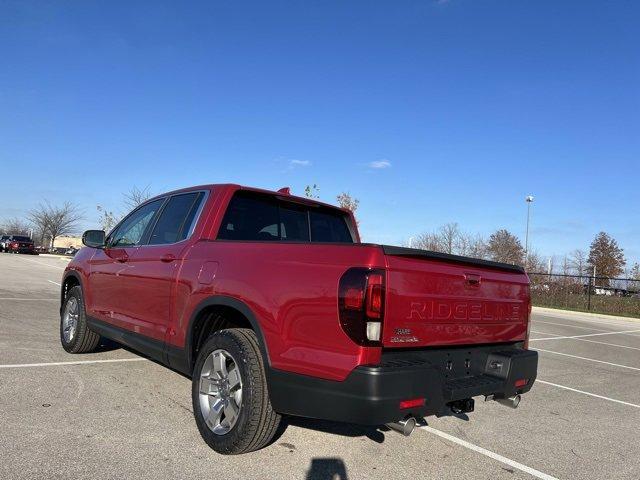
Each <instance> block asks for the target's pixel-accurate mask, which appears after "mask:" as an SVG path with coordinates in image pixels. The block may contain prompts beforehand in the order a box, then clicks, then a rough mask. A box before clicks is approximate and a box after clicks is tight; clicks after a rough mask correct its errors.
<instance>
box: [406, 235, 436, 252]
mask: <svg viewBox="0 0 640 480" xmlns="http://www.w3.org/2000/svg"><path fill="white" fill-rule="evenodd" d="M413 247H414V248H418V249H421V250H431V251H432V252H440V251H442V246H441V244H440V236H439V235H438V234H437V233H429V232H427V233H421V234H420V235H418V236H417V238H416V241H415V242H414V243H413Z"/></svg>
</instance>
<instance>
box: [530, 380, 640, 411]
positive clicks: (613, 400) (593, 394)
mask: <svg viewBox="0 0 640 480" xmlns="http://www.w3.org/2000/svg"><path fill="white" fill-rule="evenodd" d="M536 383H543V384H545V385H551V386H552V387H557V388H562V389H564V390H569V391H571V392H576V393H581V394H583V395H588V396H590V397H595V398H600V399H602V400H608V401H609V402H614V403H620V404H622V405H628V406H629V407H635V408H640V405H636V404H635V403H630V402H624V401H622V400H618V399H615V398H611V397H605V396H604V395H598V394H596V393H591V392H585V391H584V390H578V389H577V388H571V387H567V386H566V385H560V384H558V383H551V382H547V381H545V380H540V379H539V378H538V379H536Z"/></svg>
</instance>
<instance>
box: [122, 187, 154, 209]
mask: <svg viewBox="0 0 640 480" xmlns="http://www.w3.org/2000/svg"><path fill="white" fill-rule="evenodd" d="M123 196H124V204H125V205H126V206H127V208H128V210H133V209H134V208H136V207H137V206H138V205H140V204H142V203H144V202H146V201H147V200H149V199H150V198H151V197H152V194H151V191H150V190H149V185H147V186H146V187H144V188H142V189H141V188H138V187H137V186H135V185H134V186H133V187H132V188H131V190H129V191H128V192H126V193H124V194H123Z"/></svg>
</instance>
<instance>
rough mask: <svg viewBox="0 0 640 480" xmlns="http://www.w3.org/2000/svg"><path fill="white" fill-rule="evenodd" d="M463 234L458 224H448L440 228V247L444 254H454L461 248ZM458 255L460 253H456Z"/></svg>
mask: <svg viewBox="0 0 640 480" xmlns="http://www.w3.org/2000/svg"><path fill="white" fill-rule="evenodd" d="M461 236H462V234H461V232H460V227H458V224H457V223H447V224H445V225H443V226H442V227H440V231H439V237H440V246H441V248H442V252H443V253H454V251H456V250H458V249H459V247H460V238H461ZM456 253H458V252H456Z"/></svg>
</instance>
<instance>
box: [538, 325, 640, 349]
mask: <svg viewBox="0 0 640 480" xmlns="http://www.w3.org/2000/svg"><path fill="white" fill-rule="evenodd" d="M629 331H630V332H640V330H629ZM531 332H532V333H540V334H542V335H553V337H548V338H530V339H529V342H533V341H536V340H578V341H580V342H589V343H597V344H599V345H607V346H609V347H618V348H628V349H629V350H640V348H638V347H630V346H629V345H620V344H618V343H608V342H599V341H597V340H587V339H586V338H582V337H593V336H596V335H613V334H611V333H592V334H589V335H574V336H573V337H563V336H562V335H556V334H555V333H547V332H537V331H535V330H531Z"/></svg>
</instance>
